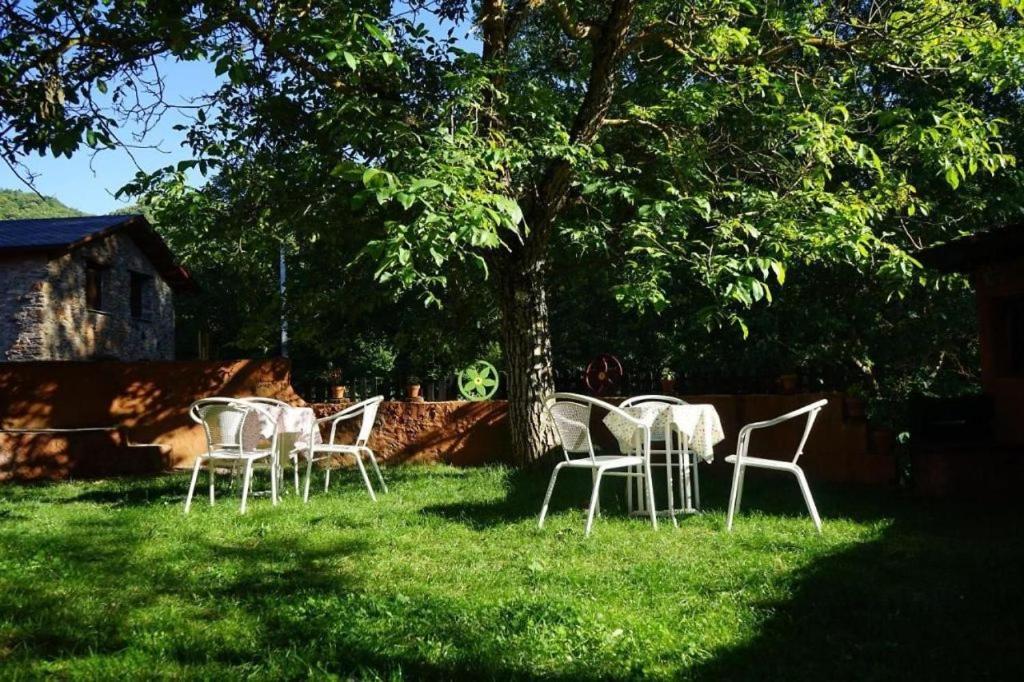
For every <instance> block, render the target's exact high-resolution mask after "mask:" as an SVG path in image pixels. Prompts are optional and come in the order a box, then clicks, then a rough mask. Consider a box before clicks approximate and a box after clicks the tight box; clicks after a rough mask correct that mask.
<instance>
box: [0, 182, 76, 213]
mask: <svg viewBox="0 0 1024 682" xmlns="http://www.w3.org/2000/svg"><path fill="white" fill-rule="evenodd" d="M79 215H85V213H82V212H81V211H79V210H77V209H74V208H71V207H70V206H65V205H64V204H62V203H60V202H59V201H57V200H56V199H54V198H53V197H46V198H44V199H40V198H39V197H38V196H37V195H35V194H33V193H32V192H23V191H21V190H18V189H0V220H11V219H13V218H67V217H69V216H79Z"/></svg>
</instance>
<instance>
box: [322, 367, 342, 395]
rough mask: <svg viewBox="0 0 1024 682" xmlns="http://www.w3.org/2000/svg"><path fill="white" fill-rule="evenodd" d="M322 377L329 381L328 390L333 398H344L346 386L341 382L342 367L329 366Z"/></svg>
mask: <svg viewBox="0 0 1024 682" xmlns="http://www.w3.org/2000/svg"><path fill="white" fill-rule="evenodd" d="M321 378H322V379H323V380H324V382H326V383H327V392H328V395H329V397H330V399H331V400H344V399H345V387H344V386H343V385H342V383H341V368H340V367H333V366H331V365H328V366H327V369H326V370H324V372H323V374H322V375H321Z"/></svg>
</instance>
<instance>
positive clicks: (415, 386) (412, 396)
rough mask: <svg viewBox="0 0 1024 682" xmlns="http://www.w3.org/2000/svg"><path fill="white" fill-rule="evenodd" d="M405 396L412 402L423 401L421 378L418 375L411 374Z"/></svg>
mask: <svg viewBox="0 0 1024 682" xmlns="http://www.w3.org/2000/svg"><path fill="white" fill-rule="evenodd" d="M405 396H406V398H408V399H409V400H410V401H412V402H421V401H422V400H423V398H422V397H420V378H419V377H418V376H410V377H409V379H408V381H407V382H406V384H405Z"/></svg>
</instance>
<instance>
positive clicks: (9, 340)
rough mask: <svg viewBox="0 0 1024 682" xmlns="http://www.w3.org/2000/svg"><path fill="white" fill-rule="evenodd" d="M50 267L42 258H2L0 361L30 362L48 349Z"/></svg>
mask: <svg viewBox="0 0 1024 682" xmlns="http://www.w3.org/2000/svg"><path fill="white" fill-rule="evenodd" d="M47 266H48V259H47V257H46V256H45V255H42V254H17V255H7V256H3V257H0V359H4V360H31V359H33V358H34V357H36V354H37V352H38V349H41V348H44V347H45V345H46V341H45V334H44V330H45V329H46V327H45V325H44V319H45V316H46V303H47V300H48V295H47V294H48V284H47V283H48V281H49V269H48V267H47Z"/></svg>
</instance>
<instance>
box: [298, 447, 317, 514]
mask: <svg viewBox="0 0 1024 682" xmlns="http://www.w3.org/2000/svg"><path fill="white" fill-rule="evenodd" d="M296 466H298V465H297V464H296ZM312 477H313V455H312V453H310V455H309V457H308V458H307V459H306V486H305V487H306V489H305V491H303V493H302V501H303V502H309V479H311V478H312Z"/></svg>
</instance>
